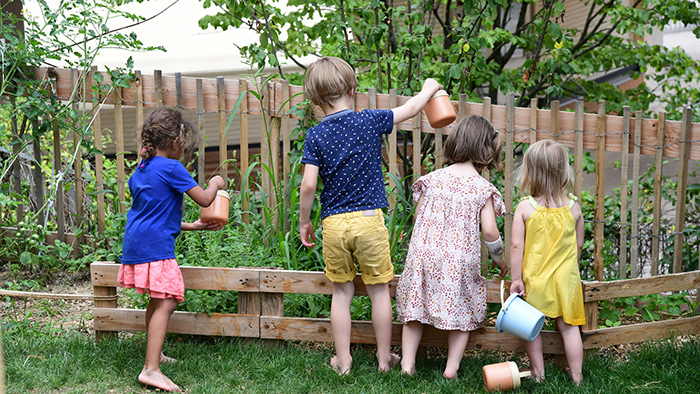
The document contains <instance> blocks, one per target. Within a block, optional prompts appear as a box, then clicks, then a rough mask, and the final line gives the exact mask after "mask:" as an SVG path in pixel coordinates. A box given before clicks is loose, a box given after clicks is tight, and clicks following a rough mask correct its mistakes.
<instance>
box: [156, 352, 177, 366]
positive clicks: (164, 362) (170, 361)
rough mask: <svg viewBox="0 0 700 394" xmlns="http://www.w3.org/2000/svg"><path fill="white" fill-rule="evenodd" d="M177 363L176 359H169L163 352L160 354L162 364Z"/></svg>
mask: <svg viewBox="0 0 700 394" xmlns="http://www.w3.org/2000/svg"><path fill="white" fill-rule="evenodd" d="M176 362H177V360H176V359H174V358H172V357H168V356H166V355H165V354H163V352H160V363H161V364H172V363H176Z"/></svg>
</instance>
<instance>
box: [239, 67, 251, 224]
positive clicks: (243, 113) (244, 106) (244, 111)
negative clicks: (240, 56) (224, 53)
mask: <svg viewBox="0 0 700 394" xmlns="http://www.w3.org/2000/svg"><path fill="white" fill-rule="evenodd" d="M238 94H239V95H243V96H244V97H243V99H241V104H240V105H239V106H238V110H239V111H240V114H239V129H240V150H241V185H240V189H241V197H242V198H241V202H242V210H243V213H242V215H241V220H243V223H249V220H250V217H249V213H248V198H247V194H248V193H247V191H246V190H247V189H248V182H247V180H245V179H243V177H244V176H245V173H246V172H247V171H248V165H249V163H248V161H249V160H250V159H249V153H248V82H247V81H246V80H245V79H239V80H238Z"/></svg>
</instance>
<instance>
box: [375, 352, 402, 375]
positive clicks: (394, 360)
mask: <svg viewBox="0 0 700 394" xmlns="http://www.w3.org/2000/svg"><path fill="white" fill-rule="evenodd" d="M399 362H401V357H399V355H398V354H394V353H391V354H390V356H389V363H388V364H384V365H382V363H379V368H377V369H378V370H379V372H389V371H390V370H391V369H392V368H393V367H394V365H396V364H398V363H399Z"/></svg>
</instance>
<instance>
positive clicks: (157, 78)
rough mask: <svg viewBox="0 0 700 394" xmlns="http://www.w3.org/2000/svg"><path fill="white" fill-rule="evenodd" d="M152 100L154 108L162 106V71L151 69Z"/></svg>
mask: <svg viewBox="0 0 700 394" xmlns="http://www.w3.org/2000/svg"><path fill="white" fill-rule="evenodd" d="M153 85H154V89H153V101H154V105H155V107H156V108H158V107H162V106H163V72H162V71H161V70H154V71H153Z"/></svg>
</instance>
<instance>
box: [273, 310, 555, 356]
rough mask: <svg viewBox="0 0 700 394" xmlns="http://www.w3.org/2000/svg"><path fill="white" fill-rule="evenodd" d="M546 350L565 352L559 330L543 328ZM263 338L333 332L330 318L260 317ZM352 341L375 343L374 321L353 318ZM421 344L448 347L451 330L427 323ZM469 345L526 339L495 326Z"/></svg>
mask: <svg viewBox="0 0 700 394" xmlns="http://www.w3.org/2000/svg"><path fill="white" fill-rule="evenodd" d="M402 328H403V325H402V324H401V323H396V322H395V323H394V324H393V328H392V340H391V342H392V344H393V345H401V330H402ZM541 335H543V337H542V339H543V349H544V352H545V353H548V354H563V353H564V348H563V343H562V341H561V335H559V333H558V332H556V331H542V333H541ZM260 338H263V339H283V340H302V341H312V342H332V341H333V334H332V328H331V322H330V319H311V318H302V317H276V316H261V317H260ZM350 340H351V342H352V343H364V344H375V343H376V340H375V337H374V328H373V327H372V322H368V321H353V322H352V332H351V339H350ZM420 346H436V347H447V332H446V331H441V330H438V329H436V328H434V327H430V326H426V327H425V329H424V331H423V338H422V341H421V344H420ZM467 347H468V348H470V349H484V350H501V351H516V350H521V351H524V341H522V340H521V339H519V338H517V337H515V336H513V335H510V334H507V333H498V332H497V331H496V329H495V328H493V327H485V328H483V329H480V330H476V331H472V332H471V333H470V336H469V343H468V344H467Z"/></svg>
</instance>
